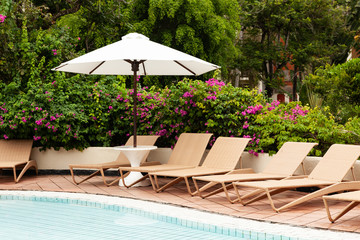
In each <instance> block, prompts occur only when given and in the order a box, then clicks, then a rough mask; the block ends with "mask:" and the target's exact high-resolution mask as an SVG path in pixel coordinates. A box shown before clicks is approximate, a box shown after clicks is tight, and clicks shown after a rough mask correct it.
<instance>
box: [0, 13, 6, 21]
mask: <svg viewBox="0 0 360 240" xmlns="http://www.w3.org/2000/svg"><path fill="white" fill-rule="evenodd" d="M5 18H6V16H5V15H2V14H0V23H2V22H4V21H5Z"/></svg>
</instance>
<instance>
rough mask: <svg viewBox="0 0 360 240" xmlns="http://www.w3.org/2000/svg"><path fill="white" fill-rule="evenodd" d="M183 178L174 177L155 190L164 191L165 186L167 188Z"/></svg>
mask: <svg viewBox="0 0 360 240" xmlns="http://www.w3.org/2000/svg"><path fill="white" fill-rule="evenodd" d="M183 179H184V178H182V177H178V178H175V179H174V180H172V181H170V182H168V183H167V184H165V185H164V186H162V187H161V188H158V189H156V192H162V191H164V190H165V189H167V188H169V187H171V186H173V185H175V184H177V183H179V182H181V181H182V180H183Z"/></svg>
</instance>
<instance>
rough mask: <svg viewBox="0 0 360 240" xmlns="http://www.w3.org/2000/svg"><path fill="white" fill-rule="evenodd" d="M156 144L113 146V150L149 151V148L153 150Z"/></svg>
mask: <svg viewBox="0 0 360 240" xmlns="http://www.w3.org/2000/svg"><path fill="white" fill-rule="evenodd" d="M156 148H157V146H141V145H140V146H136V147H133V146H117V147H114V149H115V150H119V151H149V150H154V149H156Z"/></svg>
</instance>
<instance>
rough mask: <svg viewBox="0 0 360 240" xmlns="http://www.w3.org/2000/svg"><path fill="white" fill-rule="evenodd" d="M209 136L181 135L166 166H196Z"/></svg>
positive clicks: (207, 134) (204, 134)
mask: <svg viewBox="0 0 360 240" xmlns="http://www.w3.org/2000/svg"><path fill="white" fill-rule="evenodd" d="M211 136H212V134H211V133H182V134H181V135H180V137H179V139H178V140H177V142H176V145H175V147H174V149H173V151H172V153H171V155H170V158H169V161H168V164H175V165H186V166H195V167H196V166H198V165H199V164H200V161H201V159H202V156H203V155H204V152H205V149H206V146H207V145H208V143H209V140H210V137H211Z"/></svg>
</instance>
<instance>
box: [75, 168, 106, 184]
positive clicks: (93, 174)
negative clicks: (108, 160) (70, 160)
mask: <svg viewBox="0 0 360 240" xmlns="http://www.w3.org/2000/svg"><path fill="white" fill-rule="evenodd" d="M70 173H71V177H72V180H73V182H74V183H75V184H76V185H79V184H80V183H83V182H85V181H86V180H89V179H90V178H92V177H94V176H96V175H98V174H99V173H100V170H97V171H95V172H94V173H92V174H90V175H89V176H88V177H86V178H84V179H82V180H81V181H79V182H77V181H76V180H75V174H74V171H73V169H72V168H70Z"/></svg>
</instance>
